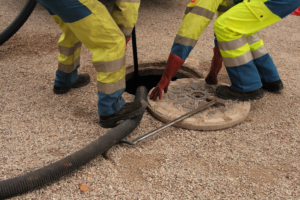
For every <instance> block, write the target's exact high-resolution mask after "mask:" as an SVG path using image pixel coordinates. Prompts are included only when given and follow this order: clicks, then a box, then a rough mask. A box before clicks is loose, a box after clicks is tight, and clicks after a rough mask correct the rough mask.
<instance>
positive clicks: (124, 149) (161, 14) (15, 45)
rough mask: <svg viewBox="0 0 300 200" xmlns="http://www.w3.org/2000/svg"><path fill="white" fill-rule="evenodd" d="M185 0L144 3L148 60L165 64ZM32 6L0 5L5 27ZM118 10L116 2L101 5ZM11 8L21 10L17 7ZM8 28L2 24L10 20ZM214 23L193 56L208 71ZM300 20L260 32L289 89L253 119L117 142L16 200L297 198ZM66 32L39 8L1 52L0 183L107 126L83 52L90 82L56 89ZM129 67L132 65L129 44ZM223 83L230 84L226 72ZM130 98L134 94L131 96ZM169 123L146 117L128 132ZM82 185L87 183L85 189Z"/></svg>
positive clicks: (257, 105) (141, 44) (5, 1)
mask: <svg viewBox="0 0 300 200" xmlns="http://www.w3.org/2000/svg"><path fill="white" fill-rule="evenodd" d="M187 1H188V0H172V1H160V0H147V1H142V6H141V9H140V14H139V20H138V23H137V26H136V27H137V42H138V52H139V60H140V61H141V62H158V61H163V60H166V59H167V57H168V55H169V52H170V48H171V46H172V43H173V39H174V37H175V34H176V31H177V29H178V27H179V25H180V23H181V17H182V15H183V13H184V10H185V7H184V6H180V4H186V3H187ZM24 2H25V0H22V1H17V0H13V1H12V0H1V8H0V17H1V24H0V30H3V28H4V27H5V26H6V25H7V23H6V22H8V21H10V20H11V19H13V17H12V16H11V15H10V14H11V13H15V12H16V10H17V9H19V8H18V7H19V6H16V4H19V3H20V4H24ZM104 3H105V4H107V5H108V7H110V8H111V2H110V1H108V0H106V1H105V2H104ZM11 5H14V6H11ZM3 22H5V23H3ZM212 25H213V23H211V24H210V25H209V27H208V28H207V29H206V30H205V31H204V33H203V35H202V36H201V38H200V40H199V42H198V44H197V46H196V48H195V49H194V50H193V52H192V53H191V55H190V57H191V58H192V59H197V60H199V65H200V67H201V68H202V69H201V70H203V71H207V70H208V69H209V65H210V60H211V58H212V48H213V27H212ZM299 32H300V17H297V16H288V17H287V18H285V19H284V20H282V21H280V22H278V23H277V24H274V25H272V26H270V27H268V28H266V29H265V30H262V31H261V36H262V38H263V39H264V42H265V46H266V48H267V49H268V51H269V52H270V54H271V56H272V57H273V59H274V62H275V64H276V65H277V66H278V71H279V73H280V75H281V79H282V80H283V83H284V85H285V89H284V90H283V92H282V93H280V94H272V93H268V92H265V97H264V98H263V99H261V100H259V101H253V102H251V106H252V107H251V112H250V115H249V117H248V119H247V120H246V121H245V122H243V123H241V124H239V125H236V126H234V127H232V128H228V129H225V130H220V131H189V130H185V129H181V128H174V127H170V128H168V129H166V130H164V131H161V132H160V133H159V134H157V135H155V136H154V137H151V138H148V139H147V140H145V141H143V142H141V143H139V144H137V145H135V146H127V145H124V144H122V145H117V146H114V147H113V148H111V150H110V151H109V156H110V159H109V160H106V159H104V158H103V157H101V156H99V157H98V158H97V159H95V160H93V161H92V162H90V163H89V164H87V165H86V166H84V167H82V168H80V169H79V170H77V171H75V172H73V173H72V174H70V175H67V176H64V177H63V178H61V179H60V180H59V181H56V182H54V183H51V184H49V185H46V186H43V187H42V188H40V189H38V190H35V191H32V192H30V193H27V194H24V195H21V196H18V197H15V198H14V199H299V198H300V189H299V187H300V179H299V177H300V174H299V169H300V162H299V153H300V146H299V142H300V140H299V136H298V134H299V126H300V120H299V119H300V116H299V115H300V114H299V111H300V107H299V98H300V92H299V90H300V85H299V84H298V80H299V78H300V73H299V69H297V68H299V53H300V36H299ZM60 34H61V32H60V30H59V28H58V26H56V25H55V24H54V22H53V21H52V19H51V18H50V16H49V15H48V13H47V12H46V11H45V10H44V9H43V8H42V7H41V6H37V8H36V9H35V10H34V12H33V14H32V16H31V17H30V18H29V20H28V21H27V22H26V24H25V25H24V26H23V27H22V28H21V29H20V31H19V32H18V33H17V34H16V35H15V36H13V37H12V38H11V39H10V40H9V41H8V42H7V43H5V44H4V45H2V46H1V47H0V60H1V62H0V70H1V73H0V85H1V86H2V87H1V89H0V112H1V115H0V140H1V142H0V151H1V153H0V162H1V163H2V164H1V166H0V180H6V179H9V178H13V177H16V176H18V175H21V174H25V173H28V172H30V171H33V170H36V169H39V168H41V167H44V166H47V165H49V164H50V163H53V162H55V161H58V160H60V159H62V158H64V157H65V156H67V155H69V154H71V153H73V152H75V151H77V150H79V149H81V148H83V147H84V146H86V145H87V144H89V143H90V142H92V141H94V140H95V139H97V138H98V137H100V136H101V135H103V134H105V133H106V132H107V131H108V130H107V129H102V128H101V127H100V126H99V125H98V124H97V121H98V114H97V108H96V102H97V93H96V91H97V88H96V72H95V69H94V68H93V66H92V64H91V62H90V59H91V54H90V53H89V52H88V51H87V50H86V49H85V48H83V50H82V56H81V64H82V67H81V69H80V71H81V72H88V73H89V74H90V75H91V77H92V80H91V84H89V85H88V86H86V87H84V88H80V89H74V90H71V92H69V93H67V94H65V95H55V94H54V93H53V91H52V87H53V81H54V78H55V70H56V67H57V53H58V49H57V44H56V42H57V40H58V38H59V36H60ZM126 62H127V65H132V62H133V61H132V48H131V45H129V46H128V50H127V61H126ZM219 80H220V81H222V82H227V83H229V79H228V77H227V74H226V71H225V70H224V69H222V71H221V74H220V76H219ZM124 97H125V98H126V100H127V101H132V100H133V96H132V95H129V94H124ZM161 125H162V123H161V122H160V121H158V120H156V119H155V118H154V117H152V116H151V115H150V114H149V113H146V114H145V115H144V118H143V119H142V122H141V124H140V125H139V127H138V128H137V129H136V130H135V131H134V132H133V133H132V134H131V135H130V136H129V137H130V138H133V137H134V136H137V135H141V134H143V133H146V132H148V131H150V130H152V129H154V128H156V127H159V126H161ZM79 183H81V184H83V185H86V186H89V189H88V191H86V192H82V191H81V190H80V189H79V186H78V185H79Z"/></svg>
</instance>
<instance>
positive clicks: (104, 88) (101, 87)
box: [97, 78, 125, 94]
mask: <svg viewBox="0 0 300 200" xmlns="http://www.w3.org/2000/svg"><path fill="white" fill-rule="evenodd" d="M123 88H125V78H124V79H122V80H120V81H119V82H117V83H114V84H105V83H100V82H98V81H97V89H98V91H99V92H101V93H103V94H112V93H114V92H116V91H118V90H120V89H123Z"/></svg>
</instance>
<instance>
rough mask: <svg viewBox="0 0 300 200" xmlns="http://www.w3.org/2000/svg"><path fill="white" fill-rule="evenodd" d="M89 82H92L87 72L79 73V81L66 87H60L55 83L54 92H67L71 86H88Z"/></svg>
mask: <svg viewBox="0 0 300 200" xmlns="http://www.w3.org/2000/svg"><path fill="white" fill-rule="evenodd" d="M89 83H90V76H89V75H88V74H87V73H84V74H79V75H78V78H77V81H76V82H75V83H74V84H72V85H69V86H66V87H59V86H56V85H54V87H53V92H54V93H55V94H65V93H67V92H69V91H70V90H71V88H80V87H83V86H86V85H87V84H89Z"/></svg>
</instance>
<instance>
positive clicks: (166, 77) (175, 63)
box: [150, 53, 184, 101]
mask: <svg viewBox="0 0 300 200" xmlns="http://www.w3.org/2000/svg"><path fill="white" fill-rule="evenodd" d="M183 63H184V60H182V59H181V58H179V57H178V56H176V55H174V54H172V53H170V55H169V59H168V62H167V66H166V68H165V71H164V73H163V76H162V77H161V79H160V81H159V83H158V84H157V86H156V88H154V90H153V91H152V92H151V95H150V99H153V101H156V98H157V96H159V99H161V95H162V90H164V92H165V93H167V92H168V86H169V83H170V81H171V79H172V78H173V77H174V76H175V75H176V73H177V72H178V70H179V69H180V67H181V66H182V65H183Z"/></svg>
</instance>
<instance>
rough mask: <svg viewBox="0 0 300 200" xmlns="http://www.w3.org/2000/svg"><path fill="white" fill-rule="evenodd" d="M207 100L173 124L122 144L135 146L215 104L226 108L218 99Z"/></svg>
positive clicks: (170, 123)
mask: <svg viewBox="0 0 300 200" xmlns="http://www.w3.org/2000/svg"><path fill="white" fill-rule="evenodd" d="M206 100H207V101H209V102H207V103H206V104H204V105H203V106H200V107H198V108H196V109H195V110H192V111H191V112H188V113H186V114H184V115H182V116H180V117H178V118H177V119H175V120H173V121H171V122H169V123H167V124H165V125H163V126H161V127H158V128H157V129H155V130H152V131H150V132H148V133H146V134H144V135H142V136H140V137H138V138H136V139H134V140H132V141H125V140H121V141H120V143H126V144H129V145H134V144H136V143H138V142H140V141H142V140H144V139H146V138H147V137H150V136H151V135H154V134H155V133H157V132H159V131H161V130H163V129H165V128H167V127H169V126H171V125H173V124H175V123H177V122H180V121H182V120H184V119H186V118H188V117H190V116H192V115H194V114H196V113H198V112H200V111H202V110H204V109H206V108H208V107H210V106H212V105H214V104H220V105H222V106H225V104H224V103H223V102H222V101H221V100H220V99H219V98H217V97H213V98H206Z"/></svg>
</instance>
